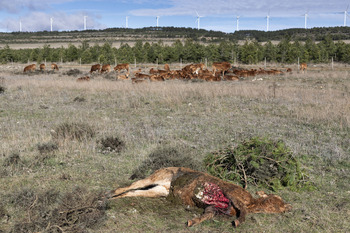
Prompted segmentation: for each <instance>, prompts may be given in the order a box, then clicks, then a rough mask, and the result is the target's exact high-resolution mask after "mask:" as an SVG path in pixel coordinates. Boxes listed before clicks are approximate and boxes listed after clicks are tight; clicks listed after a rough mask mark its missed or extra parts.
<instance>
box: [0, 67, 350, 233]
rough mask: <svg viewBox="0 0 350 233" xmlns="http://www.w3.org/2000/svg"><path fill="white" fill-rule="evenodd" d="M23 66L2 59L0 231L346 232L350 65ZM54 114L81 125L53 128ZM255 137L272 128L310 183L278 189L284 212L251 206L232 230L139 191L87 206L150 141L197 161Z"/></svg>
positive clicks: (138, 159) (144, 154)
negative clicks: (186, 71)
mask: <svg viewBox="0 0 350 233" xmlns="http://www.w3.org/2000/svg"><path fill="white" fill-rule="evenodd" d="M23 67H24V65H19V64H15V65H12V66H11V65H2V66H1V67H0V87H2V89H1V88H0V90H3V91H1V93H0V142H1V143H0V181H1V182H0V232H2V231H3V232H25V231H27V232H35V231H36V232H39V231H40V232H63V231H64V232H165V231H167V232H232V231H234V232H349V231H350V223H349V219H350V183H349V180H350V159H349V158H350V73H349V72H350V69H349V67H346V66H344V65H338V66H336V67H335V70H334V71H332V70H330V69H329V67H328V66H327V65H325V66H318V67H312V68H311V69H310V70H309V71H308V72H307V73H305V74H302V73H297V72H294V73H293V74H290V75H282V76H270V77H268V76H266V77H265V76H262V77H261V78H262V80H256V81H253V80H252V79H247V80H243V81H239V82H218V83H214V82H212V83H206V82H185V81H177V80H175V81H166V82H162V83H142V84H138V85H133V84H132V83H131V81H112V80H109V79H105V78H104V77H103V76H99V75H96V76H94V79H93V80H91V81H90V82H86V83H77V82H76V78H77V77H75V76H67V75H64V72H65V71H66V70H68V69H70V68H72V67H69V66H68V65H67V66H64V65H63V67H62V69H61V70H60V71H59V72H58V73H55V74H48V73H43V74H35V75H24V74H22V70H23ZM78 68H79V67H78ZM80 69H82V70H83V72H85V73H86V72H87V71H88V68H80ZM81 76H83V74H82V75H81ZM62 125H68V126H72V125H77V126H79V129H80V131H79V132H80V134H79V135H78V136H77V135H76V136H75V137H69V135H68V136H67V135H66V136H64V135H63V136H62V135H61V134H59V133H58V131H59V130H60V126H62ZM253 136H267V137H270V138H272V139H282V140H283V141H284V142H285V143H286V144H287V145H288V146H289V147H290V148H291V149H292V150H293V152H294V154H295V156H297V157H299V158H300V159H302V160H301V161H303V163H302V166H303V168H305V169H306V171H307V172H308V173H309V179H310V181H311V182H313V183H314V184H315V186H316V190H314V191H300V192H293V191H290V190H288V189H285V190H280V191H278V192H277V194H278V195H280V196H281V197H282V198H283V199H284V200H286V201H287V202H288V203H290V204H292V206H293V210H292V211H291V212H289V213H285V214H279V215H267V214H266V215H265V214H254V215H249V216H248V218H247V220H246V222H245V223H244V224H242V225H241V226H239V227H238V228H237V229H234V228H232V226H231V224H230V221H227V220H226V219H224V217H217V218H215V219H214V220H210V221H207V222H204V223H203V224H201V225H199V226H195V227H193V228H186V227H185V222H186V220H187V219H190V218H193V217H194V216H195V215H198V214H200V213H201V210H199V209H186V207H184V206H178V205H175V204H173V203H169V202H168V201H167V200H165V199H145V198H127V199H121V200H115V201H110V202H104V201H102V200H101V201H100V202H98V203H100V204H101V206H97V205H95V203H97V202H96V200H97V199H98V195H99V194H100V193H105V192H106V191H110V190H112V189H115V188H117V187H120V186H122V185H125V184H127V183H131V182H132V181H131V180H129V177H130V175H132V174H133V171H134V170H135V169H137V168H138V167H139V166H141V165H142V163H143V162H144V161H145V160H147V158H148V156H149V155H150V154H151V153H153V152H155V151H159V150H162V151H163V152H164V157H166V156H169V154H167V153H168V152H169V153H170V151H172V150H176V151H177V153H179V154H181V155H184V156H186V157H188V158H189V160H193V161H197V163H198V164H197V165H198V167H199V168H200V169H202V170H205V168H204V167H203V164H202V160H203V158H204V157H205V156H206V155H207V154H208V153H210V152H212V151H215V150H218V149H220V148H224V147H226V146H228V145H236V144H237V143H239V142H241V141H242V140H244V139H246V138H250V137H253ZM106 137H115V138H118V139H119V140H120V141H122V142H124V147H123V148H122V150H121V151H120V152H115V151H110V150H108V148H107V149H106V148H101V143H100V142H101V140H102V139H104V138H106ZM248 190H249V191H251V192H255V191H256V190H257V188H256V187H253V186H248ZM265 191H266V192H271V191H269V190H265ZM80 204H81V205H80ZM74 205H76V206H77V207H76V208H75V209H74V208H73V209H74V211H73V210H72V209H69V207H72V206H74ZM84 205H85V206H84ZM86 206H87V207H86ZM62 216H64V217H62ZM63 223H64V224H63ZM73 225H74V227H72V226H73Z"/></svg>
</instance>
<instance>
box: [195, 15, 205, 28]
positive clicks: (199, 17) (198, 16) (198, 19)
mask: <svg viewBox="0 0 350 233" xmlns="http://www.w3.org/2000/svg"><path fill="white" fill-rule="evenodd" d="M196 14H197V20H196V22H197V23H198V30H199V29H200V19H201V18H202V17H203V16H200V15H199V14H198V12H197V11H196Z"/></svg>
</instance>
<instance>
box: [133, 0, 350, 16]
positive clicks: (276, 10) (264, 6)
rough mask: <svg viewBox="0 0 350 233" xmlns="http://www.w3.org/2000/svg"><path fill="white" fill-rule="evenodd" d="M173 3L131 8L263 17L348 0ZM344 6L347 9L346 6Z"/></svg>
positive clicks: (146, 12) (141, 12) (144, 12)
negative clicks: (156, 7)
mask: <svg viewBox="0 0 350 233" xmlns="http://www.w3.org/2000/svg"><path fill="white" fill-rule="evenodd" d="M169 5H171V7H167V8H160V9H149V8H148V9H147V8H146V9H137V10H133V11H131V13H132V14H133V15H136V16H154V15H160V16H162V15H195V14H196V13H195V11H197V12H198V13H199V14H200V15H204V16H210V15H211V16H219V15H226V16H227V15H238V14H239V15H247V16H250V17H259V16H263V15H266V14H267V13H268V12H269V11H270V14H271V15H274V16H279V17H283V16H285V17H287V16H295V15H300V14H303V13H305V12H306V11H309V13H310V14H312V13H314V14H316V13H321V12H329V13H331V12H335V11H344V10H345V9H346V4H344V1H342V0H332V1H329V0H327V1H326V0H319V1H314V0H312V1H311V0H294V1H290V0H281V1H276V0H265V1H260V0H245V1H236V0H215V1H213V0H171V1H169ZM343 8H344V9H343Z"/></svg>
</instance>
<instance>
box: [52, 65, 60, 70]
mask: <svg viewBox="0 0 350 233" xmlns="http://www.w3.org/2000/svg"><path fill="white" fill-rule="evenodd" d="M51 69H52V70H57V71H58V70H59V69H58V65H57V64H55V63H52V64H51Z"/></svg>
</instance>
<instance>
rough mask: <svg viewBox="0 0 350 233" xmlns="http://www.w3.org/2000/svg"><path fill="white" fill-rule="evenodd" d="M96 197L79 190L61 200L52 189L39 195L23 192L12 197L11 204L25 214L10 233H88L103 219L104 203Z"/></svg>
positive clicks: (97, 195)
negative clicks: (39, 232)
mask: <svg viewBox="0 0 350 233" xmlns="http://www.w3.org/2000/svg"><path fill="white" fill-rule="evenodd" d="M20 194H21V195H23V196H21V195H20ZM100 197H101V195H100V194H99V193H98V194H96V193H89V192H87V191H86V190H85V189H82V188H76V189H75V190H73V191H72V192H69V193H66V194H65V195H63V196H62V197H60V194H59V192H58V191H56V190H54V189H50V190H48V191H46V192H42V193H39V194H36V193H35V192H34V191H33V190H30V189H28V188H27V189H24V190H23V191H22V192H18V194H17V195H14V196H13V197H12V203H13V204H15V205H16V206H17V207H19V208H22V209H23V211H26V212H27V217H25V218H26V219H22V220H20V221H17V222H16V223H15V224H14V227H13V229H12V232H38V231H45V232H89V230H88V229H89V228H93V227H95V226H97V225H99V224H100V223H101V221H102V220H103V218H104V216H105V210H106V208H107V205H106V201H105V200H102V199H101V198H100Z"/></svg>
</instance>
